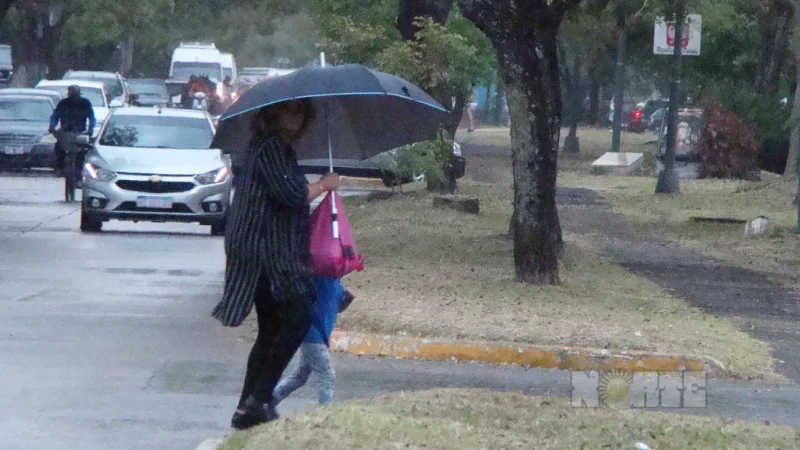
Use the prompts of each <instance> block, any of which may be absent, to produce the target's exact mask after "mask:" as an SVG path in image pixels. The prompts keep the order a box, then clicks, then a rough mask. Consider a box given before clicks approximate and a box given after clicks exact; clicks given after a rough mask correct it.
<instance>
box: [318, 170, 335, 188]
mask: <svg viewBox="0 0 800 450" xmlns="http://www.w3.org/2000/svg"><path fill="white" fill-rule="evenodd" d="M318 183H319V184H320V185H321V186H322V187H323V188H325V190H326V191H335V190H337V189H339V175H336V174H335V173H326V174H325V175H323V176H322V178H320V180H319V181H318Z"/></svg>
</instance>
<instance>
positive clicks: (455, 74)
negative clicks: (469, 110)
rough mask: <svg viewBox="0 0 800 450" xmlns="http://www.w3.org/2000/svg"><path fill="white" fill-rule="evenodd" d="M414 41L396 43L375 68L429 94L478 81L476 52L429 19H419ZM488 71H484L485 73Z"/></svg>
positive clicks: (383, 53)
mask: <svg viewBox="0 0 800 450" xmlns="http://www.w3.org/2000/svg"><path fill="white" fill-rule="evenodd" d="M415 24H416V25H417V26H418V27H419V28H420V30H419V31H418V32H417V39H418V40H416V41H398V42H395V43H394V44H392V45H390V46H389V47H388V48H386V49H385V50H384V51H382V52H381V53H380V54H379V55H378V56H377V58H376V63H377V66H378V67H380V68H381V70H384V71H386V72H389V73H393V74H396V75H398V76H401V77H403V78H405V79H407V80H409V81H411V82H414V83H416V84H417V85H419V86H420V87H422V88H423V89H426V90H429V91H440V90H442V89H447V90H450V89H452V90H466V89H469V88H470V87H471V85H472V84H473V83H474V82H476V81H477V80H478V78H479V77H480V75H484V74H480V73H479V72H478V70H479V69H478V70H476V65H480V60H479V58H478V57H477V49H476V48H475V47H473V46H471V45H469V43H468V42H467V39H466V38H465V37H464V36H462V35H460V34H456V33H453V32H451V31H450V30H448V29H447V28H446V27H444V26H442V25H439V24H437V23H436V22H434V21H433V20H432V19H430V18H419V19H417V20H416V21H415ZM488 71H489V69H488V68H487V72H488Z"/></svg>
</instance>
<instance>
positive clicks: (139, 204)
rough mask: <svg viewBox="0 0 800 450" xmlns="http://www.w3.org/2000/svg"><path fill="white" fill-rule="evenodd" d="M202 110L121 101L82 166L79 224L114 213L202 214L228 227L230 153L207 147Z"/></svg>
mask: <svg viewBox="0 0 800 450" xmlns="http://www.w3.org/2000/svg"><path fill="white" fill-rule="evenodd" d="M214 133H215V128H214V125H213V123H212V121H211V117H210V116H209V115H208V114H207V113H205V112H204V111H193V110H183V109H167V108H163V109H162V108H160V107H157V108H119V109H115V110H113V111H112V112H111V114H110V116H109V119H108V120H107V121H106V124H105V125H104V126H103V129H102V130H101V131H100V134H99V136H98V138H97V141H96V142H95V143H94V147H93V149H92V151H91V152H90V153H89V154H88V155H87V157H86V164H85V166H84V171H83V182H84V188H83V201H82V204H81V231H84V232H97V231H100V229H101V227H102V224H103V222H105V221H108V220H111V219H114V220H132V221H134V222H138V221H150V222H197V223H200V224H201V225H211V234H212V235H221V234H223V233H224V230H225V217H226V213H227V211H228V207H229V206H230V200H231V183H232V181H231V180H232V175H231V168H230V159H229V158H228V157H227V156H223V155H222V152H221V151H220V150H218V149H209V146H210V145H211V141H212V140H213V138H214Z"/></svg>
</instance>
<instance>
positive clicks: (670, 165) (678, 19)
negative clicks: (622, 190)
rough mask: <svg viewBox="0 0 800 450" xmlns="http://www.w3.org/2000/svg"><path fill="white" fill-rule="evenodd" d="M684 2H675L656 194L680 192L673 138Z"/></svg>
mask: <svg viewBox="0 0 800 450" xmlns="http://www.w3.org/2000/svg"><path fill="white" fill-rule="evenodd" d="M685 3H686V2H685V0H676V1H675V39H674V40H673V42H674V43H675V53H674V54H673V57H672V58H673V59H672V83H671V85H670V89H669V109H667V143H666V144H667V148H666V151H665V152H664V170H663V171H661V173H660V174H659V176H658V181H657V182H656V194H673V193H677V192H679V191H680V182H679V181H678V174H677V173H676V172H675V138H676V137H677V131H678V130H677V128H678V127H677V125H678V98H679V95H680V86H681V53H682V52H681V51H682V49H683V45H682V43H683V27H684V22H685V16H686V4H685Z"/></svg>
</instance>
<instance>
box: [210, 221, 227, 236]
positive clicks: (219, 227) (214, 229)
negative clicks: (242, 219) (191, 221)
mask: <svg viewBox="0 0 800 450" xmlns="http://www.w3.org/2000/svg"><path fill="white" fill-rule="evenodd" d="M211 235H212V236H224V235H225V219H222V220H220V221H219V222H217V223H212V224H211Z"/></svg>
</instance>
